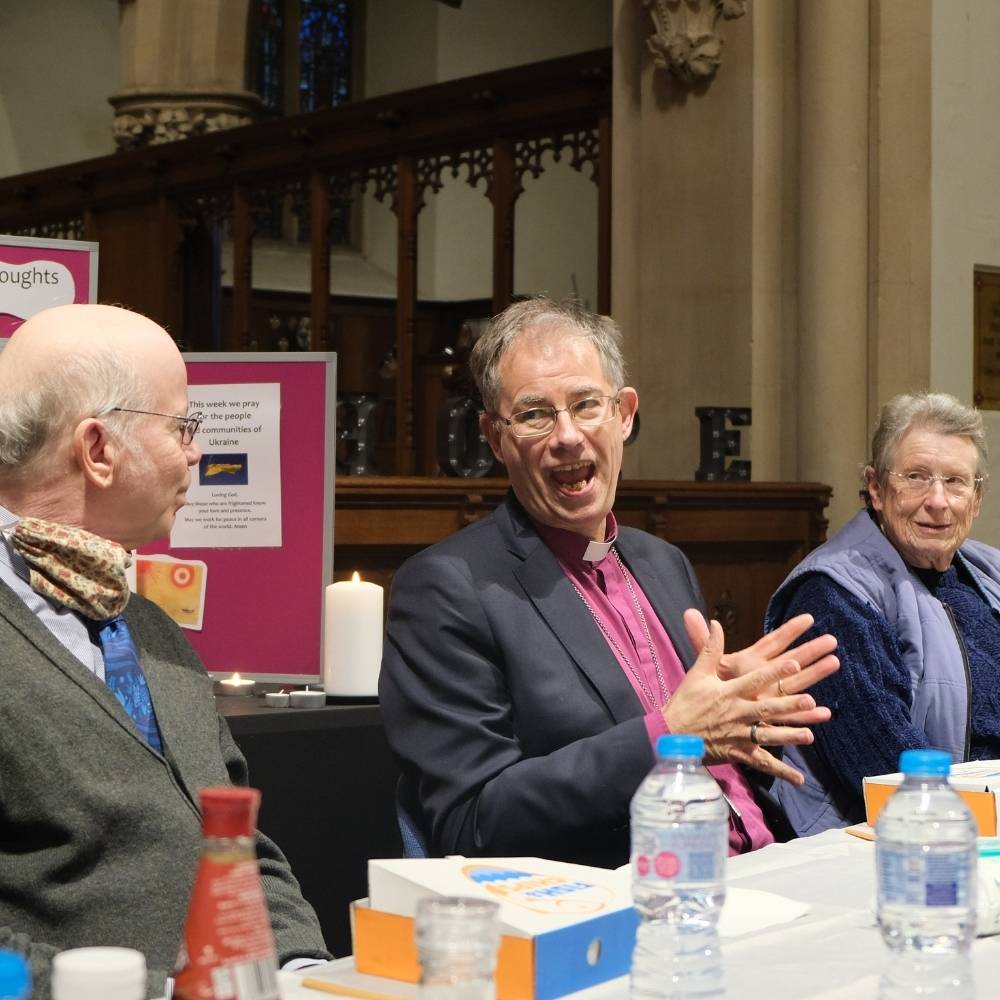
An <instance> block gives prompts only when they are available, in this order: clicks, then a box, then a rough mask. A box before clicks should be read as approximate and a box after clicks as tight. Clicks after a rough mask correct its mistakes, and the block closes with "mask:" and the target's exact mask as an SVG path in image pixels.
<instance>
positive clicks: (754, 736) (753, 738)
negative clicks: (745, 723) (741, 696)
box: [750, 722, 760, 747]
mask: <svg viewBox="0 0 1000 1000" xmlns="http://www.w3.org/2000/svg"><path fill="white" fill-rule="evenodd" d="M759 727H760V723H759V722H752V723H750V742H751V743H753V744H754V746H758V747H759V746H760V740H759V739H757V729H758V728H759Z"/></svg>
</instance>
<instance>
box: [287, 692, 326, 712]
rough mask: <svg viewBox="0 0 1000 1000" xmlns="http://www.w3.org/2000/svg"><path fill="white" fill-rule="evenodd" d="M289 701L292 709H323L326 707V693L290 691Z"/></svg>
mask: <svg viewBox="0 0 1000 1000" xmlns="http://www.w3.org/2000/svg"><path fill="white" fill-rule="evenodd" d="M288 699H289V702H290V704H291V707H292V708H323V707H324V706H325V705H326V692H325V691H310V690H309V689H308V688H306V689H305V691H290V692H289V694H288Z"/></svg>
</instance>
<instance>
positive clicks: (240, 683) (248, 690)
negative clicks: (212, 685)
mask: <svg viewBox="0 0 1000 1000" xmlns="http://www.w3.org/2000/svg"><path fill="white" fill-rule="evenodd" d="M253 685H254V681H253V678H252V677H240V675H239V674H233V676H232V677H224V678H223V679H222V680H221V681H219V683H218V685H217V686H216V689H215V691H216V694H221V695H235V694H253Z"/></svg>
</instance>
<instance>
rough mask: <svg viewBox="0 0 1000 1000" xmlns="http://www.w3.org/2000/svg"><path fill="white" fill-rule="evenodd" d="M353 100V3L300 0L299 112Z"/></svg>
mask: <svg viewBox="0 0 1000 1000" xmlns="http://www.w3.org/2000/svg"><path fill="white" fill-rule="evenodd" d="M350 97H351V3H350V0H299V111H316V110H318V109H319V108H334V107H336V106H337V105H338V104H343V103H344V101H347V100H350Z"/></svg>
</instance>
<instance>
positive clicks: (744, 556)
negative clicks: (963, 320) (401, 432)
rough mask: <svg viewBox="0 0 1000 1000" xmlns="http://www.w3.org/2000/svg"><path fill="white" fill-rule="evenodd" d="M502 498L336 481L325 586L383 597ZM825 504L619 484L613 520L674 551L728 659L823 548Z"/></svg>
mask: <svg viewBox="0 0 1000 1000" xmlns="http://www.w3.org/2000/svg"><path fill="white" fill-rule="evenodd" d="M506 492H507V482H506V480H503V479H474V480H469V479H466V480H444V479H396V478H393V479H378V478H375V477H355V478H341V479H339V480H338V482H337V497H336V515H335V522H334V524H335V531H334V534H335V547H334V562H335V576H336V578H337V579H347V578H349V577H350V575H351V573H352V572H353V571H354V570H359V571H360V572H361V573H362V575H363V576H365V578H366V579H370V580H372V581H373V582H376V583H380V584H382V585H383V586H386V587H388V586H389V585H390V584H391V582H392V576H393V574H394V573H395V571H396V569H397V568H398V567H399V565H400V564H401V563H402V562H403V561H404V560H405V559H407V558H408V557H409V556H411V555H413V554H415V553H416V552H419V551H420V550H421V549H422V548H425V547H426V546H428V545H431V544H433V543H434V542H436V541H439V540H440V539H442V538H446V537H447V536H448V535H450V534H452V533H454V532H455V531H458V530H460V529H461V528H463V527H465V526H466V525H468V524H471V523H472V522H473V521H475V520H477V519H478V518H480V517H482V516H484V515H485V514H488V513H489V512H490V511H491V510H492V509H493V508H494V507H495V506H496V505H497V504H498V503H499V502H500V500H501V499H502V498H503V496H504V494H505V493H506ZM829 500H830V488H829V487H828V486H823V485H822V484H819V483H670V482H642V483H639V482H624V483H622V484H621V485H620V486H619V488H618V499H617V503H616V504H615V514H616V516H617V518H618V521H619V523H620V524H625V525H629V526H631V527H635V528H641V529H643V530H645V531H649V532H651V533H652V534H655V535H658V536H659V537H661V538H665V539H666V540H667V541H669V542H672V543H673V544H675V545H677V546H678V547H679V548H680V549H682V550H683V551H684V553H685V554H686V555H687V556H688V558H689V559H690V560H691V562H692V563H693V564H694V568H695V571H696V572H697V574H698V579H699V582H700V583H701V586H702V591H703V593H704V596H705V603H706V605H707V607H708V610H709V612H710V613H711V614H712V615H713V617H717V618H719V620H720V621H721V622H722V624H723V626H724V627H725V629H726V637H727V638H726V642H727V648H729V649H738V648H741V647H743V646H746V645H749V644H750V643H752V642H753V641H754V640H755V639H757V638H758V637H759V636H760V633H761V624H762V622H763V619H764V610H765V608H766V607H767V602H768V600H769V599H770V597H771V594H772V593H773V592H774V590H775V589H776V588H777V586H778V584H779V583H781V581H782V580H783V579H784V577H785V576H786V574H787V573H788V572H789V570H791V569H792V567H793V566H795V564H796V563H798V562H799V561H800V560H801V559H802V558H803V556H805V555H806V553H807V552H809V551H810V549H812V548H814V547H815V546H817V545H818V544H820V542H822V541H823V540H824V539H825V538H826V518H825V516H824V513H823V512H824V510H825V508H826V506H827V504H828V503H829Z"/></svg>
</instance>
